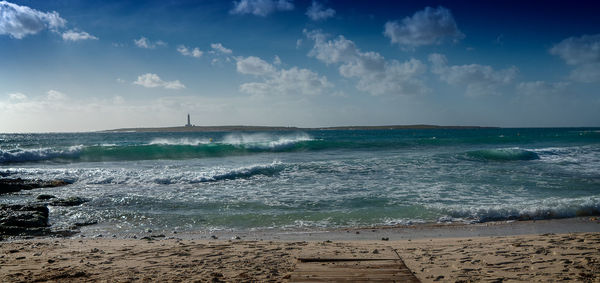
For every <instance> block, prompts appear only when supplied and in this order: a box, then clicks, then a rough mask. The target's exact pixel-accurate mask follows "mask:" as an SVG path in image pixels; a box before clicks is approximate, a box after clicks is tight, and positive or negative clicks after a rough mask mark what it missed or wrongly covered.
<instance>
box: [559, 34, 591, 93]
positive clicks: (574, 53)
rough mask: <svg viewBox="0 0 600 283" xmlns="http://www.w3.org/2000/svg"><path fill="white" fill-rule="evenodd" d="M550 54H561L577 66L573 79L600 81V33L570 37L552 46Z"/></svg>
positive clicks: (572, 64) (572, 73)
mask: <svg viewBox="0 0 600 283" xmlns="http://www.w3.org/2000/svg"><path fill="white" fill-rule="evenodd" d="M550 54H553V55H557V56H560V58H562V59H563V60H564V61H565V63H567V64H568V65H571V66H574V67H575V69H573V71H571V79H573V80H576V81H581V82H597V81H600V34H594V35H583V36H581V37H569V38H567V39H564V40H563V41H561V42H559V43H558V44H556V45H554V46H553V47H552V48H550Z"/></svg>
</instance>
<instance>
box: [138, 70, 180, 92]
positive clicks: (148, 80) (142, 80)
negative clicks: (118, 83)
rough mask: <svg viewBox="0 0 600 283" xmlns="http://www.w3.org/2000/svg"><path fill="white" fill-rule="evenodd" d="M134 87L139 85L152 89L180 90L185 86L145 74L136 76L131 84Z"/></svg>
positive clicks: (176, 81)
mask: <svg viewBox="0 0 600 283" xmlns="http://www.w3.org/2000/svg"><path fill="white" fill-rule="evenodd" d="M133 83H134V84H136V85H141V86H143V87H148V88H154V87H162V88H166V89H182V88H185V86H184V85H183V84H182V83H181V82H180V81H179V80H174V81H163V80H162V79H161V78H160V77H159V76H158V75H157V74H152V73H146V74H143V75H140V76H138V78H137V80H136V81H135V82H133Z"/></svg>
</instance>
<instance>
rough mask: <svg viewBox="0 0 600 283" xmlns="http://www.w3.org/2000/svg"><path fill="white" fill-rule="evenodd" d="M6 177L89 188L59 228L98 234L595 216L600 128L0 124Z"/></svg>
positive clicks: (599, 203)
mask: <svg viewBox="0 0 600 283" xmlns="http://www.w3.org/2000/svg"><path fill="white" fill-rule="evenodd" d="M0 176H2V177H10V178H23V179H44V180H49V179H61V180H65V181H68V182H70V183H71V184H70V185H68V186H65V187H56V188H42V189H35V190H30V191H22V192H19V193H16V194H9V195H2V196H0V203H23V202H35V201H36V197H37V196H38V195H40V194H50V195H54V196H56V197H62V198H66V197H71V196H78V197H84V198H86V199H88V200H89V201H88V202H86V203H84V204H82V205H80V206H75V207H58V206H57V207H53V206H51V207H50V222H51V224H52V227H57V229H58V228H60V227H69V226H72V225H73V224H74V223H95V224H94V225H91V226H89V227H88V228H87V229H90V230H91V231H94V233H103V232H104V233H114V232H121V233H136V232H139V231H144V230H147V229H152V230H154V231H198V230H219V229H236V230H253V229H299V228H302V229H313V228H341V227H372V226H381V225H398V224H417V223H432V222H464V223H480V222H486V221H498V220H528V219H551V218H566V217H576V216H588V215H600V131H599V130H598V129H595V128H559V129H426V130H320V131H298V132H291V131H282V132H214V133H207V132H202V133H200V132H198V133H193V132H191V133H48V134H0Z"/></svg>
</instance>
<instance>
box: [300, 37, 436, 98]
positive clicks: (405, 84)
mask: <svg viewBox="0 0 600 283" xmlns="http://www.w3.org/2000/svg"><path fill="white" fill-rule="evenodd" d="M305 35H306V36H307V37H308V38H310V39H312V40H314V41H315V45H314V46H313V48H312V50H311V51H310V53H309V54H308V55H309V56H311V57H315V58H317V59H318V60H320V61H322V62H325V63H326V64H339V68H338V71H339V73H340V75H342V76H343V77H346V78H355V79H358V82H357V84H356V88H357V89H358V90H361V91H364V92H368V93H370V94H372V95H380V94H399V95H413V94H423V93H426V92H428V88H427V87H425V85H424V84H423V82H422V81H421V80H420V78H419V77H420V75H422V74H423V73H424V72H425V70H426V66H425V64H423V63H422V62H421V61H419V60H417V59H410V60H408V61H406V62H403V63H402V62H399V61H397V60H386V59H385V58H384V57H383V56H381V55H380V54H379V53H377V52H363V51H361V50H360V49H358V47H357V46H356V44H355V43H354V42H353V41H351V40H348V39H346V38H344V36H342V35H340V36H338V37H337V38H335V39H333V40H327V36H326V35H324V34H323V33H321V32H319V31H312V32H308V31H305Z"/></svg>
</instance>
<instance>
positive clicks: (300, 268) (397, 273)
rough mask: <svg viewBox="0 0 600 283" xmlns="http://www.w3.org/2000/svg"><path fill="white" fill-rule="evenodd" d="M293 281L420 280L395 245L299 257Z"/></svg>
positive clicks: (291, 280)
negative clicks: (394, 248) (360, 251)
mask: <svg viewBox="0 0 600 283" xmlns="http://www.w3.org/2000/svg"><path fill="white" fill-rule="evenodd" d="M289 282H420V281H419V279H417V277H415V275H414V274H413V273H412V271H410V269H408V267H406V265H405V264H404V262H403V261H402V259H401V258H400V256H399V255H398V254H397V253H396V251H395V250H393V249H392V248H384V249H381V250H377V252H376V253H369V254H358V255H357V254H356V253H347V252H344V253H336V254H334V255H333V256H328V255H326V254H322V253H321V254H318V255H305V256H303V257H301V258H298V263H297V265H296V269H295V270H294V272H293V273H292V276H291V278H290V281H289Z"/></svg>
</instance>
